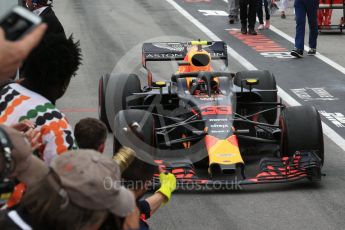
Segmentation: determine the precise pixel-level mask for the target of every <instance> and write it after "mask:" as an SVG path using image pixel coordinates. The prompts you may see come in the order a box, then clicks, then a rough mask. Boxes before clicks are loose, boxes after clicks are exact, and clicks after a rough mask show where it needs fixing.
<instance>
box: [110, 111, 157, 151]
mask: <svg viewBox="0 0 345 230" xmlns="http://www.w3.org/2000/svg"><path fill="white" fill-rule="evenodd" d="M134 122H137V123H138V124H139V127H140V128H139V129H135V130H133V129H132V132H133V133H134V134H135V135H136V136H137V137H138V138H139V140H141V141H142V142H143V143H131V144H133V146H135V147H140V148H141V149H143V150H145V151H147V152H149V154H150V149H148V148H150V147H153V146H154V143H155V130H154V127H155V126H154V118H153V116H152V114H151V113H150V112H147V111H145V110H138V109H131V110H122V111H119V112H118V114H117V115H116V117H115V125H116V126H118V128H117V129H116V130H115V131H114V142H113V153H114V154H115V153H116V152H117V151H118V150H119V149H120V148H121V147H122V144H121V143H120V142H121V141H119V140H118V139H119V138H120V136H121V135H122V136H123V130H121V129H122V128H123V127H129V126H131V125H132V124H133V123H134ZM118 137H119V138H118ZM139 140H138V141H139ZM139 142H140V141H139ZM145 144H147V146H145ZM129 147H131V146H129Z"/></svg>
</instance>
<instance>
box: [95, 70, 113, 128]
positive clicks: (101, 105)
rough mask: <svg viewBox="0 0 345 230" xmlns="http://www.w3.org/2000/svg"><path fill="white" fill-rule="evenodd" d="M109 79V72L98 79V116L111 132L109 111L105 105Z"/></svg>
mask: <svg viewBox="0 0 345 230" xmlns="http://www.w3.org/2000/svg"><path fill="white" fill-rule="evenodd" d="M108 80H109V74H106V75H103V76H102V77H101V78H100V79H99V81H98V117H99V119H100V120H101V121H102V122H103V123H104V124H105V125H106V126H107V128H108V131H109V132H111V128H110V125H109V121H108V118H107V112H106V107H105V93H106V89H107V84H108Z"/></svg>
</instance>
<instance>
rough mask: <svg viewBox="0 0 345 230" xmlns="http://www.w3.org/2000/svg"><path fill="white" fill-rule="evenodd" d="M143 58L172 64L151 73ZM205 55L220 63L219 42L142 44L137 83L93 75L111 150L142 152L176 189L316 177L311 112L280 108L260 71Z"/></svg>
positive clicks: (315, 117)
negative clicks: (167, 74)
mask: <svg viewBox="0 0 345 230" xmlns="http://www.w3.org/2000/svg"><path fill="white" fill-rule="evenodd" d="M149 61H151V62H155V61H170V62H175V63H177V71H176V72H175V73H172V74H171V78H170V79H169V80H168V81H166V80H165V81H162V80H160V81H154V80H153V78H157V77H159V76H153V74H152V73H151V71H150V69H149V68H148V67H147V63H148V62H149ZM215 61H221V62H222V63H223V65H224V66H225V67H227V65H228V57H227V45H226V44H225V43H224V42H222V41H212V42H209V41H192V42H157V43H144V44H143V47H142V64H143V68H144V69H145V70H146V71H147V84H145V86H142V84H141V82H140V79H139V77H138V76H137V75H135V74H108V75H105V76H102V77H101V78H100V81H99V116H100V119H101V120H102V121H104V122H105V123H106V124H107V126H108V128H109V129H110V130H112V132H113V134H114V152H115V153H116V152H117V151H118V149H119V148H120V147H121V146H122V145H126V146H129V147H132V148H134V149H135V150H136V151H137V152H139V155H141V154H144V155H145V154H146V155H148V156H149V158H153V159H154V162H155V163H156V164H159V165H160V166H161V168H164V169H165V170H167V171H169V172H172V173H174V174H175V176H176V178H177V179H178V184H179V186H180V188H181V187H182V188H183V186H184V185H186V186H187V185H200V186H209V185H215V184H217V185H220V186H223V185H224V186H225V185H229V184H233V183H234V182H235V181H236V183H238V184H241V185H246V184H261V183H279V182H292V181H296V180H300V179H303V178H307V179H309V180H311V181H319V180H320V179H321V176H322V173H321V168H322V165H323V162H324V146H323V133H322V126H321V120H320V115H319V113H318V111H317V110H316V109H315V108H314V107H311V106H296V107H287V106H285V105H284V104H283V103H282V102H281V101H279V100H278V96H277V87H276V81H275V77H274V75H273V74H272V73H270V72H269V71H261V70H257V71H241V72H237V73H229V72H224V71H216V70H215V69H214V62H215ZM223 69H224V68H223ZM128 130H131V131H133V132H132V134H134V135H129V134H128V133H130V132H128ZM129 136H130V137H129ZM144 158H145V159H148V157H143V159H144ZM144 161H145V160H144ZM238 178H240V179H238Z"/></svg>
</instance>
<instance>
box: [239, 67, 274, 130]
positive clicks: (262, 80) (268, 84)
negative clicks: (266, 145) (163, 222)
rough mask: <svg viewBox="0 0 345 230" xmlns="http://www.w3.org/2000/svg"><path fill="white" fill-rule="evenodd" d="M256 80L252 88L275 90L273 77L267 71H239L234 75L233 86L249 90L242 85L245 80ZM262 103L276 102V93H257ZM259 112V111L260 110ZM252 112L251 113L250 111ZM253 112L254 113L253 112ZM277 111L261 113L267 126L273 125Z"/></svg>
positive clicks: (266, 107) (264, 107) (265, 107)
mask: <svg viewBox="0 0 345 230" xmlns="http://www.w3.org/2000/svg"><path fill="white" fill-rule="evenodd" d="M253 78H254V79H258V80H259V83H258V84H257V85H254V86H253V88H256V89H262V90H277V84H276V80H275V77H274V75H273V74H272V73H271V72H269V71H267V70H253V71H241V72H238V73H236V75H235V78H234V84H235V85H237V86H239V87H241V84H242V85H243V88H246V89H249V86H248V85H246V84H245V83H242V81H243V80H245V79H253ZM258 94H259V96H260V98H261V101H262V102H277V99H278V96H277V92H276V91H275V92H258ZM274 107H276V105H274V106H263V107H262V109H269V108H274ZM260 110H261V109H260ZM252 112H253V111H252ZM254 112H255V111H254ZM277 114H278V110H277V109H274V110H271V111H268V112H265V113H263V117H264V118H265V120H266V121H267V122H268V123H269V124H274V123H275V122H276V120H277Z"/></svg>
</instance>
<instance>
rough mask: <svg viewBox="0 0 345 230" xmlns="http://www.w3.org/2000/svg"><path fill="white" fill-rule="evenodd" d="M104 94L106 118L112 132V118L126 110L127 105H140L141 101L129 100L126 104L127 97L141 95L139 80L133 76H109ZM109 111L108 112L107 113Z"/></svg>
mask: <svg viewBox="0 0 345 230" xmlns="http://www.w3.org/2000/svg"><path fill="white" fill-rule="evenodd" d="M107 88H108V90H107V92H106V107H107V117H108V121H109V124H110V127H111V129H112V131H113V132H114V129H116V127H114V118H115V116H116V114H117V113H118V112H119V111H121V110H125V109H127V104H129V105H140V103H141V99H135V100H131V101H130V102H128V103H127V99H128V97H129V96H131V95H133V94H134V93H141V92H142V90H141V85H140V79H139V77H138V76H137V75H135V74H118V75H111V76H110V78H109V81H108V86H107ZM108 110H109V111H108Z"/></svg>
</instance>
